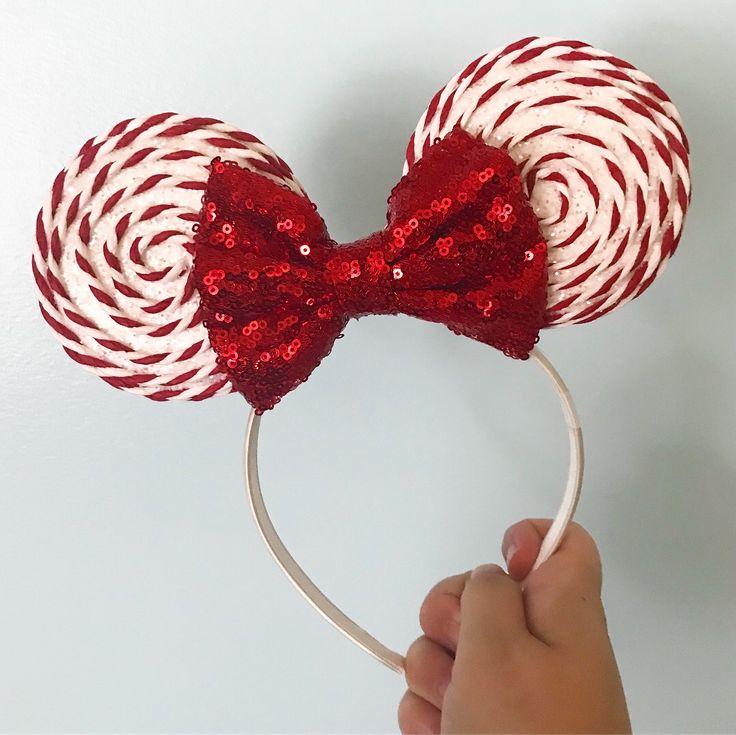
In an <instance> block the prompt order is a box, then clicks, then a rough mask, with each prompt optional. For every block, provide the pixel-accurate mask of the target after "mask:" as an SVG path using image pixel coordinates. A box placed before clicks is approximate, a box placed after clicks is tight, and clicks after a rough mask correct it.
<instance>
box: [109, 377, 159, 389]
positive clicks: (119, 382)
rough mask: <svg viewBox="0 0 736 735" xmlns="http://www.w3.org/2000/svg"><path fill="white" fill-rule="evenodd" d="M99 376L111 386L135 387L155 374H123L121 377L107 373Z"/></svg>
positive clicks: (121, 387)
mask: <svg viewBox="0 0 736 735" xmlns="http://www.w3.org/2000/svg"><path fill="white" fill-rule="evenodd" d="M100 377H101V378H102V379H103V380H104V381H105V382H106V383H109V384H110V385H111V386H112V387H113V388H120V389H124V388H137V387H138V386H139V385H141V384H142V383H147V382H148V381H150V380H153V379H154V378H155V377H156V376H155V375H125V376H122V377H110V376H108V375H100Z"/></svg>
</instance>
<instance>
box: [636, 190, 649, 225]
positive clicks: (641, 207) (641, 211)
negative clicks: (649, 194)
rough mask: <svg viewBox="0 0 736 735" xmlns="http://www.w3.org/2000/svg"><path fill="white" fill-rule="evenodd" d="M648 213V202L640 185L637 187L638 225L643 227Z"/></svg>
mask: <svg viewBox="0 0 736 735" xmlns="http://www.w3.org/2000/svg"><path fill="white" fill-rule="evenodd" d="M646 214H647V203H646V201H644V192H643V191H642V190H641V187H640V186H637V187H636V226H637V227H641V226H642V223H643V222H644V217H646Z"/></svg>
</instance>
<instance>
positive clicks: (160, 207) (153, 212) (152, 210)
mask: <svg viewBox="0 0 736 735" xmlns="http://www.w3.org/2000/svg"><path fill="white" fill-rule="evenodd" d="M173 208H174V205H173V204H157V205H156V206H155V207H149V208H148V209H147V210H146V211H145V212H143V214H142V215H141V216H140V218H139V221H140V222H144V221H145V220H147V219H153V217H156V216H157V215H159V214H161V212H165V211H166V210H167V209H173Z"/></svg>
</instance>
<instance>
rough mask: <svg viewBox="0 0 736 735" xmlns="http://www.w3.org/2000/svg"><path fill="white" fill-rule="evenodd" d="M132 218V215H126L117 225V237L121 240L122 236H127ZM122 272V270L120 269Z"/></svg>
mask: <svg viewBox="0 0 736 735" xmlns="http://www.w3.org/2000/svg"><path fill="white" fill-rule="evenodd" d="M130 217H131V213H130V212H128V213H127V214H124V215H123V216H122V217H121V218H120V219H119V220H118V221H117V224H116V225H115V237H116V238H117V239H118V240H120V239H121V238H122V236H123V235H124V234H125V231H126V230H127V229H128V225H129V224H130ZM118 270H120V268H118Z"/></svg>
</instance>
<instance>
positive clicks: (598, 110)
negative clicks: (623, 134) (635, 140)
mask: <svg viewBox="0 0 736 735" xmlns="http://www.w3.org/2000/svg"><path fill="white" fill-rule="evenodd" d="M585 109H586V110H588V111H589V112H592V113H594V114H596V115H600V116H601V117H605V118H608V119H609V120H613V121H614V122H617V123H619V124H620V125H626V121H625V120H624V119H623V118H622V117H619V115H617V114H616V113H615V112H611V111H610V110H607V109H606V108H605V107H598V106H597V105H589V106H588V107H585Z"/></svg>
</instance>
